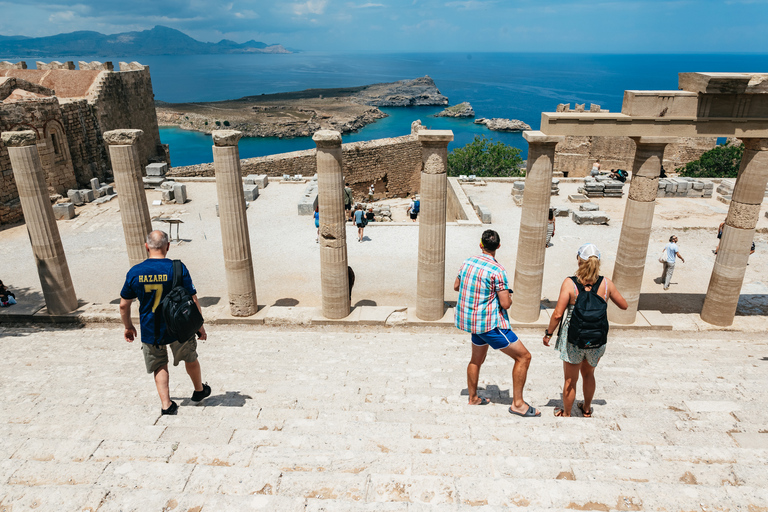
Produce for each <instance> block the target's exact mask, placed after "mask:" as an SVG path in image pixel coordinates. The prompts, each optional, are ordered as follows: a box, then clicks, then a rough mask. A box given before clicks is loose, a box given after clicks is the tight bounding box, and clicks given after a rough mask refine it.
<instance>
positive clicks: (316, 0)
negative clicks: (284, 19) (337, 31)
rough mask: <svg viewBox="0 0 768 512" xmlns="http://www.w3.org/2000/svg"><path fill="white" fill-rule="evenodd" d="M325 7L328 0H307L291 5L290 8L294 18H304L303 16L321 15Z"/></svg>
mask: <svg viewBox="0 0 768 512" xmlns="http://www.w3.org/2000/svg"><path fill="white" fill-rule="evenodd" d="M327 5H328V0H307V1H306V2H303V3H300V4H293V5H292V8H293V13H294V14H295V15H296V16H304V15H305V14H323V13H324V12H325V7H326V6H327ZM312 21H316V20H312Z"/></svg>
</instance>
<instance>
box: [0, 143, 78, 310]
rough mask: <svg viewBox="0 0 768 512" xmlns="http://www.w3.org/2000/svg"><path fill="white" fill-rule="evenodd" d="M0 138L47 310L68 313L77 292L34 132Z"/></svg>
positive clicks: (75, 299) (74, 307) (72, 307)
mask: <svg viewBox="0 0 768 512" xmlns="http://www.w3.org/2000/svg"><path fill="white" fill-rule="evenodd" d="M2 141H3V144H4V145H5V147H6V148H7V150H8V156H9V158H10V160H11V166H12V168H13V174H14V176H15V178H16V183H17V187H18V190H19V199H20V201H21V207H22V209H23V210H24V213H25V217H26V224H27V232H28V233H29V241H30V243H31V244H32V253H33V254H34V256H35V262H36V263H37V272H38V275H39V276H40V285H41V287H42V290H43V296H44V297H45V304H46V306H47V308H48V312H49V313H51V314H53V315H63V314H65V313H70V312H72V311H74V310H75V309H77V296H76V295H75V287H74V285H73V284H72V277H71V276H70V274H69V266H68V265H67V257H66V255H65V254H64V246H63V245H62V243H61V236H60V235H59V228H58V226H57V225H56V219H55V218H54V215H53V207H52V206H51V201H50V199H49V198H48V187H47V186H46V183H45V173H44V172H43V166H42V163H41V161H40V156H39V154H38V151H37V145H36V142H37V136H36V134H35V132H34V131H31V130H27V131H21V132H3V133H2ZM9 256H10V255H9ZM6 279H7V278H6Z"/></svg>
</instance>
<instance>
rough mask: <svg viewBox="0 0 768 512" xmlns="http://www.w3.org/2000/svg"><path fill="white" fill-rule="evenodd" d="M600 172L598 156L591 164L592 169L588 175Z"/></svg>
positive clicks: (595, 174)
mask: <svg viewBox="0 0 768 512" xmlns="http://www.w3.org/2000/svg"><path fill="white" fill-rule="evenodd" d="M598 174H600V159H599V158H598V159H597V161H596V162H595V163H593V164H592V170H591V171H589V175H590V176H592V177H593V178H594V177H595V176H597V175H598Z"/></svg>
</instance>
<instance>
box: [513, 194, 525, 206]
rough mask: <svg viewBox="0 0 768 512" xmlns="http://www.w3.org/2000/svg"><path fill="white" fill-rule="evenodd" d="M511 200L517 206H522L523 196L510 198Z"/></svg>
mask: <svg viewBox="0 0 768 512" xmlns="http://www.w3.org/2000/svg"><path fill="white" fill-rule="evenodd" d="M512 200H513V201H515V204H516V205H517V206H523V196H512Z"/></svg>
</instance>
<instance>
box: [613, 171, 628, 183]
mask: <svg viewBox="0 0 768 512" xmlns="http://www.w3.org/2000/svg"><path fill="white" fill-rule="evenodd" d="M628 176H629V173H627V171H625V170H624V169H616V170H614V169H611V174H610V178H611V179H612V180H616V181H620V182H622V183H626V181H627V177H628Z"/></svg>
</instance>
